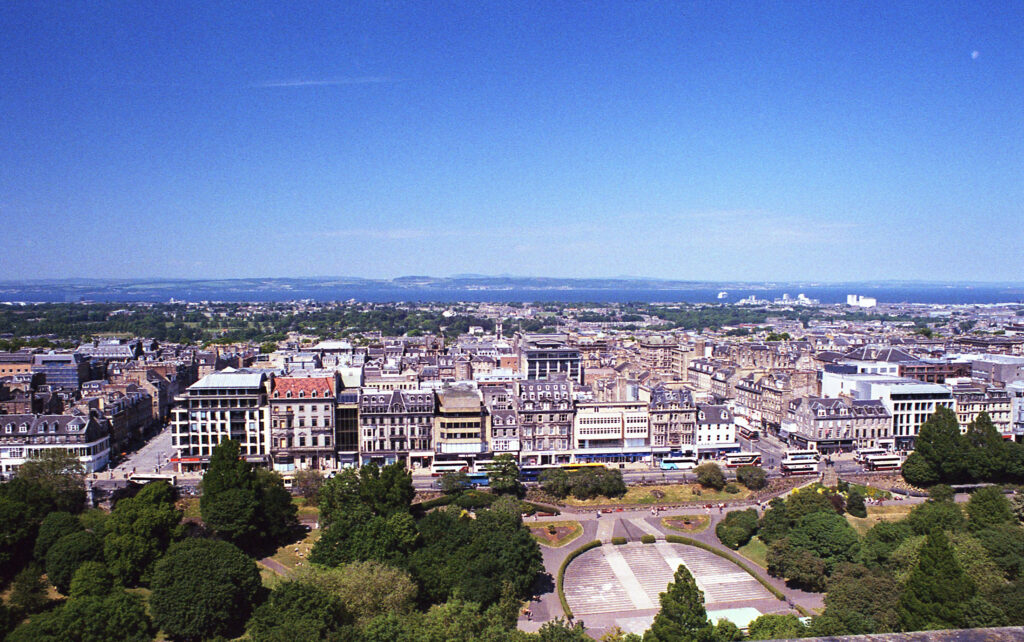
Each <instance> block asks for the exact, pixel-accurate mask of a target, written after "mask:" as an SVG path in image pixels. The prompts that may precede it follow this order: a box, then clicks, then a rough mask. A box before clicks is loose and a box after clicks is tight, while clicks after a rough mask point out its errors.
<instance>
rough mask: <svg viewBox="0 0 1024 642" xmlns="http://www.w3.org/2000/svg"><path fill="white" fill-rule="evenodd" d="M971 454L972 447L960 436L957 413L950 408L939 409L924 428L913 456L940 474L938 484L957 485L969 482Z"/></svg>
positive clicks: (925, 423) (922, 427)
mask: <svg viewBox="0 0 1024 642" xmlns="http://www.w3.org/2000/svg"><path fill="white" fill-rule="evenodd" d="M969 451H970V444H969V443H968V441H967V438H966V437H964V436H963V435H962V434H961V433H960V425H959V424H958V423H957V419H956V413H954V412H953V411H952V410H950V409H949V408H944V407H939V408H938V409H936V411H935V413H934V414H933V415H932V416H931V417H929V418H928V420H927V421H925V422H924V423H923V424H921V429H920V431H919V432H918V436H917V440H916V442H915V450H914V452H915V453H916V454H918V455H920V456H921V457H922V458H923V459H924V460H925V461H926V462H928V464H930V465H931V467H932V469H934V470H935V472H936V473H938V480H937V481H938V482H941V483H946V484H956V483H962V482H965V481H969V478H970V475H969V474H968V471H967V465H968V461H969ZM910 459H911V458H908V461H909V460H910ZM905 467H906V462H904V469H905ZM908 482H909V480H908Z"/></svg>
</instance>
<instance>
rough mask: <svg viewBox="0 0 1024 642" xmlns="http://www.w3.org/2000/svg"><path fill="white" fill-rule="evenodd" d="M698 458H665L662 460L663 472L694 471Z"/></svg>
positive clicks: (694, 456)
mask: <svg viewBox="0 0 1024 642" xmlns="http://www.w3.org/2000/svg"><path fill="white" fill-rule="evenodd" d="M697 463H698V462H697V456H696V455H693V456H686V455H684V456H682V457H665V458H663V459H662V460H661V469H662V470H693V469H694V468H696V467H697Z"/></svg>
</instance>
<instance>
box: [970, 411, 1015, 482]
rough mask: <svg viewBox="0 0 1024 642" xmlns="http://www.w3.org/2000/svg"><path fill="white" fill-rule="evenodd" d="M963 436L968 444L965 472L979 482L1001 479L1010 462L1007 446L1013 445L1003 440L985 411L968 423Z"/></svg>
mask: <svg viewBox="0 0 1024 642" xmlns="http://www.w3.org/2000/svg"><path fill="white" fill-rule="evenodd" d="M964 438H965V439H966V441H967V443H968V444H969V455H968V460H967V474H968V475H970V477H971V478H972V479H974V480H975V481H979V482H985V481H999V480H1001V479H1002V478H1003V476H1004V475H1005V474H1006V472H1007V468H1008V467H1009V464H1010V461H1009V457H1008V455H1009V452H1008V448H1011V447H1013V446H1010V445H1008V444H1006V443H1005V442H1004V441H1003V438H1002V436H1001V435H1000V434H999V431H998V430H997V429H996V427H995V424H993V423H992V418H991V417H990V416H989V414H988V413H987V412H984V411H982V412H980V413H978V416H977V417H975V419H974V421H972V422H971V423H970V424H968V426H967V433H966V434H965V435H964Z"/></svg>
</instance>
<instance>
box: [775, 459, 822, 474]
mask: <svg viewBox="0 0 1024 642" xmlns="http://www.w3.org/2000/svg"><path fill="white" fill-rule="evenodd" d="M780 468H781V469H782V476H783V477H788V476H790V475H816V474H818V462H816V461H813V460H810V459H795V460H794V459H783V460H782V464H781V465H780Z"/></svg>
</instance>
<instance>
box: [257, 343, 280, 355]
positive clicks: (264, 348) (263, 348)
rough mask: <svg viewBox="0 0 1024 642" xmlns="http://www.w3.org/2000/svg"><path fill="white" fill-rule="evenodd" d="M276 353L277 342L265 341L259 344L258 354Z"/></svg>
mask: <svg viewBox="0 0 1024 642" xmlns="http://www.w3.org/2000/svg"><path fill="white" fill-rule="evenodd" d="M274 352H277V342H275V341H265V342H263V343H261V344H260V354H272V353H274Z"/></svg>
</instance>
